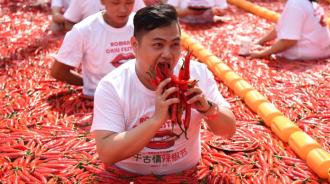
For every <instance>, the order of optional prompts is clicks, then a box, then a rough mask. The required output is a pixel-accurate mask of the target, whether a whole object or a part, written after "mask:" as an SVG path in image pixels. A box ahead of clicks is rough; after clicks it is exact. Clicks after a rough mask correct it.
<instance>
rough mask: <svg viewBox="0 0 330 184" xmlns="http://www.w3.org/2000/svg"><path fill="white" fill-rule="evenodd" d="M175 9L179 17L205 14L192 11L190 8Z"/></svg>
mask: <svg viewBox="0 0 330 184" xmlns="http://www.w3.org/2000/svg"><path fill="white" fill-rule="evenodd" d="M175 9H176V12H177V13H178V16H179V17H185V16H187V15H201V14H203V13H204V10H192V9H189V8H179V7H176V8H175Z"/></svg>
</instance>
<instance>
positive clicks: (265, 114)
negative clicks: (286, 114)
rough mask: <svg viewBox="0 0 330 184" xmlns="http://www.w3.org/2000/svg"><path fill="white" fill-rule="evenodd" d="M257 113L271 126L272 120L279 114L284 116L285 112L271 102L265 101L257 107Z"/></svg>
mask: <svg viewBox="0 0 330 184" xmlns="http://www.w3.org/2000/svg"><path fill="white" fill-rule="evenodd" d="M257 109H258V110H257V113H258V114H259V115H260V117H261V118H262V119H263V120H264V122H265V124H266V125H267V126H269V127H270V126H271V124H272V120H273V119H274V118H275V117H277V116H283V114H282V113H281V112H280V111H279V110H278V109H277V108H276V107H275V105H273V104H272V103H270V102H263V103H261V104H260V105H259V106H258V107H257Z"/></svg>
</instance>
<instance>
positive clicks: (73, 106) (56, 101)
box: [47, 87, 93, 131]
mask: <svg viewBox="0 0 330 184" xmlns="http://www.w3.org/2000/svg"><path fill="white" fill-rule="evenodd" d="M47 103H48V104H49V105H50V106H51V109H52V111H57V112H58V113H59V115H60V116H61V117H69V116H72V117H73V118H74V121H72V123H73V124H74V125H75V127H77V128H79V129H81V130H84V131H89V130H90V126H91V125H92V119H93V118H92V113H93V99H91V98H87V97H85V96H84V95H83V94H82V89H81V88H73V87H72V88H69V89H68V90H67V89H66V90H63V91H61V92H58V93H56V94H53V95H50V96H49V97H48V98H47Z"/></svg>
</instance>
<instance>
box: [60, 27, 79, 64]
mask: <svg viewBox="0 0 330 184" xmlns="http://www.w3.org/2000/svg"><path fill="white" fill-rule="evenodd" d="M83 38H84V37H83V36H82V35H81V33H80V32H79V31H78V29H76V28H75V27H73V28H72V30H71V31H69V32H68V33H67V34H66V35H65V37H64V40H63V43H62V45H61V48H60V50H59V51H58V53H57V55H56V56H55V59H56V60H57V61H59V62H61V63H64V64H66V65H69V66H73V67H78V66H79V65H80V63H81V62H82V59H83V55H84V47H83V41H84V39H83Z"/></svg>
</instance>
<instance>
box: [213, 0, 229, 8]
mask: <svg viewBox="0 0 330 184" xmlns="http://www.w3.org/2000/svg"><path fill="white" fill-rule="evenodd" d="M215 6H216V7H219V8H221V9H225V8H227V7H228V4H227V1H226V0H216V1H215Z"/></svg>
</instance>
